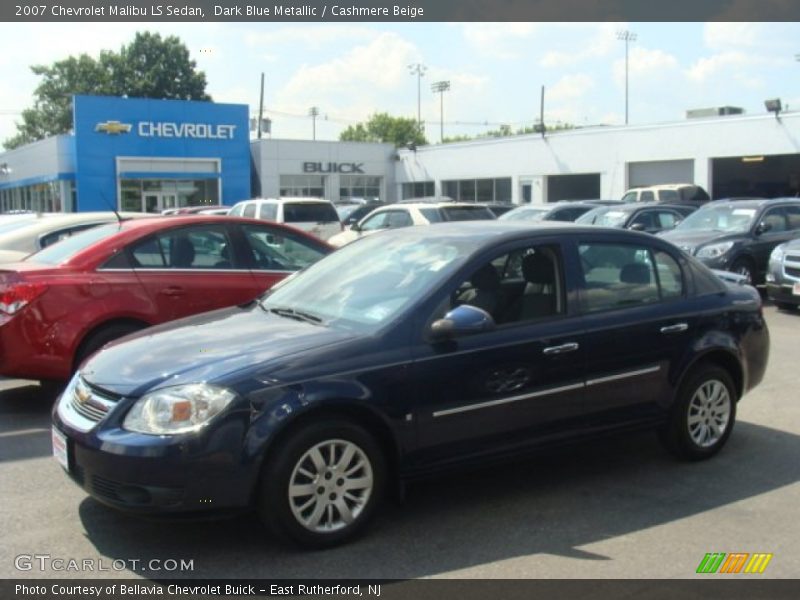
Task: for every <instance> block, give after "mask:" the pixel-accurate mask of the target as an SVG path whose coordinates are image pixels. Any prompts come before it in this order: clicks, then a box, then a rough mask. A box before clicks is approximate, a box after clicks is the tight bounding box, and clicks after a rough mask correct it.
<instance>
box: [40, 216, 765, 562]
mask: <svg viewBox="0 0 800 600" xmlns="http://www.w3.org/2000/svg"><path fill="white" fill-rule="evenodd" d="M612 346H613V349H614V350H613V352H612V351H609V349H610V348H611V347H612ZM768 347H769V335H768V332H767V327H766V323H765V321H764V318H763V315H762V311H761V301H760V297H759V295H758V293H757V292H756V290H754V289H753V288H752V287H750V286H747V285H731V286H728V285H726V284H725V283H723V282H722V281H721V280H720V279H718V278H717V277H715V276H714V275H713V274H712V273H711V272H710V271H709V270H708V269H706V268H705V267H704V266H703V265H701V264H700V263H698V262H697V261H695V260H694V259H692V258H690V257H688V256H687V255H685V254H684V253H682V252H680V251H679V250H678V249H677V248H675V247H674V246H673V245H671V244H669V243H667V242H665V241H663V240H661V239H659V238H657V237H654V236H649V235H644V234H640V233H635V232H631V231H623V230H620V231H613V230H609V229H600V228H593V227H578V226H575V225H564V224H544V223H543V224H540V225H537V226H536V227H530V226H529V225H527V224H524V223H522V224H516V223H503V222H498V221H479V222H478V221H475V222H463V223H443V224H440V225H437V226H436V235H431V228H429V227H406V228H402V229H395V230H390V231H386V232H384V233H382V234H380V235H375V236H370V237H367V238H364V239H363V240H361V241H360V242H359V243H357V244H351V245H348V246H345V247H344V248H342V249H341V250H338V251H337V252H335V253H333V254H331V255H330V256H328V257H326V258H324V259H322V260H321V261H320V262H318V263H316V264H315V265H312V266H310V267H309V268H308V269H306V270H305V271H303V272H301V273H300V274H298V275H296V276H294V277H291V278H288V279H286V280H285V281H284V282H283V283H281V284H279V285H277V286H275V287H273V288H272V290H271V291H270V292H268V293H266V294H265V295H264V296H262V297H261V298H259V299H258V300H256V301H253V302H251V303H249V304H246V305H243V306H237V307H231V308H229V309H224V310H218V311H214V312H209V313H205V314H203V315H200V316H196V317H193V318H190V319H185V320H181V321H176V322H173V323H171V324H167V325H162V326H158V327H154V328H150V329H147V330H144V331H142V332H140V333H138V334H136V335H134V336H130V337H128V338H125V339H124V340H123V341H121V342H116V343H113V344H111V345H109V346H107V347H106V348H105V349H104V350H102V351H100V352H99V353H98V354H96V355H94V356H93V357H92V358H90V359H89V360H88V362H86V363H85V364H84V366H83V367H82V369H81V370H80V372H79V373H77V374H76V376H75V377H74V378H73V379H72V381H71V382H70V384H69V386H68V387H67V389H66V390H65V392H64V393H63V395H62V396H61V398H60V399H59V401H58V403H57V405H56V407H55V409H54V413H53V420H54V424H53V441H54V452H55V454H56V457H57V458H58V459H59V461H60V462H61V464H62V465H63V467H64V468H65V469H66V471H67V472H68V473H69V475H70V476H72V477H73V478H74V479H75V480H76V481H77V482H78V483H79V484H80V485H81V486H83V487H84V488H85V489H86V491H87V492H88V493H89V494H91V495H92V496H93V497H94V498H96V499H98V500H100V501H102V502H104V503H107V504H109V505H111V506H113V507H116V508H119V509H124V510H129V511H139V512H151V513H152V512H186V511H189V512H192V511H200V510H209V509H213V510H222V509H242V508H246V507H248V506H253V505H255V507H256V508H257V509H258V511H259V513H260V516H261V518H262V519H263V520H264V521H265V522H266V523H267V524H268V525H269V526H270V527H271V528H272V529H273V530H274V531H276V532H277V533H279V534H282V535H284V536H286V537H288V538H290V539H291V540H293V541H295V542H297V543H300V544H302V545H307V546H318V547H319V546H331V545H334V544H337V543H341V542H344V541H345V540H347V539H349V538H351V537H353V536H354V535H355V534H357V533H358V532H360V531H361V530H362V529H363V528H364V526H365V525H366V523H367V522H368V521H369V519H370V517H371V516H372V515H373V514H374V513H375V511H376V509H377V507H378V505H379V503H380V500H381V498H382V496H383V495H384V493H385V492H386V491H387V490H391V489H397V487H398V486H397V484H398V482H401V481H403V480H405V479H407V478H411V477H417V476H421V475H428V474H431V473H433V472H436V471H439V470H441V469H445V468H449V467H452V466H454V465H457V464H461V465H463V464H471V463H477V462H481V461H486V460H495V459H497V458H498V457H503V456H505V457H508V456H515V455H519V454H521V453H523V452H526V451H530V450H532V449H534V448H537V447H539V446H541V445H543V444H550V443H561V442H563V441H565V440H568V439H574V438H586V436H588V435H594V434H600V433H606V432H610V431H617V430H629V429H632V428H656V429H658V430H659V432H660V435H661V438H662V440H663V441H664V443H665V445H666V446H667V448H668V449H669V450H670V451H671V452H673V453H674V454H676V455H677V456H679V457H681V458H684V459H689V460H700V459H705V458H709V457H710V456H712V455H713V454H715V453H716V452H718V451H719V450H720V449H721V448H722V447H723V446H724V445H725V443H726V441H727V439H728V438H729V436H730V434H731V431H732V429H733V425H734V420H735V416H736V405H737V402H738V401H739V399H740V398H741V397H742V395H743V394H745V393H746V392H747V391H748V390H749V389H751V388H752V387H753V386H755V385H757V384H758V383H759V381H761V379H762V377H763V374H764V370H765V368H766V365H767V355H768ZM444 502H445V503H446V500H444ZM531 503H532V508H531V510H532V511H534V512H535V498H532V499H531ZM488 518H491V515H488Z"/></svg>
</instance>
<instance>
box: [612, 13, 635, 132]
mask: <svg viewBox="0 0 800 600" xmlns="http://www.w3.org/2000/svg"><path fill="white" fill-rule="evenodd" d="M617 39H618V40H621V41H623V42H625V125H627V124H628V42H635V41H636V34H635V33H633V32H632V31H628V30H627V29H626V30H625V31H618V32H617Z"/></svg>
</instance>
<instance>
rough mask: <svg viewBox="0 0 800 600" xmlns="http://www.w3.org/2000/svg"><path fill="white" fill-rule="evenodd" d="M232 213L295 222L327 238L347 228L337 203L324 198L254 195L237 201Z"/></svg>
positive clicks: (240, 215) (313, 233)
mask: <svg viewBox="0 0 800 600" xmlns="http://www.w3.org/2000/svg"><path fill="white" fill-rule="evenodd" d="M228 214H229V215H230V216H232V217H249V218H251V219H263V220H265V221H273V222H275V223H283V224H286V225H291V226H292V227H297V228H298V229H302V230H303V231H305V232H307V233H310V234H311V235H314V236H316V237H318V238H320V239H323V240H328V239H330V238H331V237H332V236H334V235H336V234H337V233H339V232H340V231H342V230H343V227H342V222H341V221H340V220H339V215H338V213H337V212H336V208H335V207H334V206H333V203H332V202H330V201H328V200H325V199H323V198H253V199H251V200H242V201H241V202H237V203H236V204H234V205H233V207H232V208H231V209H230V210H229V211H228Z"/></svg>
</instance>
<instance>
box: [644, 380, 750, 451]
mask: <svg viewBox="0 0 800 600" xmlns="http://www.w3.org/2000/svg"><path fill="white" fill-rule="evenodd" d="M736 400H737V395H736V387H735V385H734V383H733V380H732V379H731V376H730V374H729V373H728V372H727V371H726V370H725V369H723V368H721V367H718V366H716V365H708V364H707V365H701V366H700V367H698V368H696V369H695V370H694V371H693V372H692V373H691V374H689V376H688V377H687V379H686V381H685V382H684V383H683V384H682V385H681V387H680V389H679V390H678V394H677V396H676V398H675V402H674V404H673V407H672V411H671V414H670V420H669V422H668V423H667V424H666V425H665V426H664V427H663V429H662V430H661V431H660V434H661V440H662V441H663V442H664V445H665V446H666V447H667V449H668V450H669V451H670V452H671V453H672V454H674V455H676V456H677V457H679V458H682V459H686V460H703V459H705V458H709V457H711V456H713V455H714V454H716V453H717V452H719V451H720V450H721V449H722V447H723V446H724V445H725V442H727V441H728V437H730V435H731V431H732V430H733V424H734V421H735V419H736Z"/></svg>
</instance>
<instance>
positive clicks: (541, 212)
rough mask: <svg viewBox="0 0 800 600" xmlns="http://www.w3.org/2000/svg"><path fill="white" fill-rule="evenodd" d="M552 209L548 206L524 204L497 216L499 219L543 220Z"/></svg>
mask: <svg viewBox="0 0 800 600" xmlns="http://www.w3.org/2000/svg"><path fill="white" fill-rule="evenodd" d="M550 209H551V207H548V206H522V207H520V208H515V209H514V210H511V211H509V212H507V213H506V214H504V215H500V216H499V217H497V218H498V220H499V221H541V220H542V219H543V218H544V216H545V215H546V214H547V213H548V212H550Z"/></svg>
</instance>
